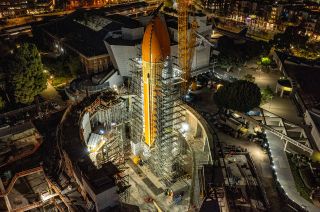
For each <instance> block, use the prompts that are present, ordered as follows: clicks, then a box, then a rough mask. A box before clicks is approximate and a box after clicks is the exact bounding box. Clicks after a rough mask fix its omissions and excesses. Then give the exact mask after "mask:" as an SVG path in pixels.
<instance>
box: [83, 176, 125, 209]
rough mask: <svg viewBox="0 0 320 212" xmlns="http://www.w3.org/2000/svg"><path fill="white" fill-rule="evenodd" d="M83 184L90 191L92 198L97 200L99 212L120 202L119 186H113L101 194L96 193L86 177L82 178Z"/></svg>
mask: <svg viewBox="0 0 320 212" xmlns="http://www.w3.org/2000/svg"><path fill="white" fill-rule="evenodd" d="M82 185H83V188H84V189H85V190H86V191H87V192H88V194H89V196H90V197H91V199H92V200H93V201H94V202H95V205H96V211H97V212H99V211H102V210H103V209H106V208H108V207H113V206H115V205H117V204H118V202H119V195H118V193H117V186H113V187H111V188H109V189H107V190H105V191H103V192H101V193H99V194H95V193H94V192H93V191H92V190H91V188H90V186H89V185H88V183H87V182H86V180H85V179H84V178H82Z"/></svg>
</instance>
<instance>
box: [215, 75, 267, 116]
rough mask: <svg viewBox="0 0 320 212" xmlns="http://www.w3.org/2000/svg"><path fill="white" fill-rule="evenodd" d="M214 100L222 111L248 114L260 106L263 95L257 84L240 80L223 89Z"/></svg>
mask: <svg viewBox="0 0 320 212" xmlns="http://www.w3.org/2000/svg"><path fill="white" fill-rule="evenodd" d="M214 98H215V102H216V104H217V106H218V107H219V108H220V109H222V108H225V109H232V110H236V111H239V112H248V111H250V110H251V109H253V108H255V107H258V106H259V105H260V102H261V93H260V88H259V87H258V86H257V85H256V84H254V83H252V82H249V81H246V80H238V81H235V82H232V83H228V84H226V85H224V86H223V87H221V88H220V89H219V90H218V91H217V93H216V94H215V96H214Z"/></svg>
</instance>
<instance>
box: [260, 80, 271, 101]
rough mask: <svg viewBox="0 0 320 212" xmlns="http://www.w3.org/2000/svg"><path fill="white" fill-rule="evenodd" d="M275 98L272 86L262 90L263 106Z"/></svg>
mask: <svg viewBox="0 0 320 212" xmlns="http://www.w3.org/2000/svg"><path fill="white" fill-rule="evenodd" d="M273 97H274V93H273V91H272V89H271V88H270V86H269V85H268V86H267V87H266V88H264V89H262V90H261V102H262V104H264V103H267V102H268V101H270V100H271V99H272V98H273Z"/></svg>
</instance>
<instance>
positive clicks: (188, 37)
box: [178, 0, 197, 93]
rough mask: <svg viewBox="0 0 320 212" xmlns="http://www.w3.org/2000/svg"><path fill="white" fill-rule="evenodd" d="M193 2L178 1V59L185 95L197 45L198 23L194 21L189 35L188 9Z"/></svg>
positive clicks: (186, 0) (188, 0)
mask: <svg viewBox="0 0 320 212" xmlns="http://www.w3.org/2000/svg"><path fill="white" fill-rule="evenodd" d="M191 2H192V1H191V0H179V1H178V58H179V65H180V68H181V70H182V72H183V79H184V84H183V91H184V92H185V93H186V92H187V91H188V88H189V85H190V72H191V66H192V59H193V54H194V48H195V43H196V34H195V30H196V28H197V22H196V21H195V20H193V21H192V23H191V29H190V34H188V23H189V21H188V9H189V5H190V4H191Z"/></svg>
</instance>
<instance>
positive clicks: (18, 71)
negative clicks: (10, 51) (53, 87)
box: [8, 43, 47, 104]
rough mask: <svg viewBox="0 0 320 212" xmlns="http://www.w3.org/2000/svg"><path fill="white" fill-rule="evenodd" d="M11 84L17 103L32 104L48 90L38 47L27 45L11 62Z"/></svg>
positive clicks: (24, 45)
mask: <svg viewBox="0 0 320 212" xmlns="http://www.w3.org/2000/svg"><path fill="white" fill-rule="evenodd" d="M9 67H10V73H9V76H8V77H9V84H10V85H11V89H12V91H13V96H14V99H15V101H16V102H17V103H23V104H30V103H31V102H33V100H34V97H35V96H36V95H38V94H40V93H41V92H42V91H43V90H44V89H45V88H46V83H47V81H46V77H45V75H44V73H43V65H42V62H41V57H40V54H39V52H38V49H37V47H36V46H35V45H34V44H29V43H25V44H22V45H21V47H20V48H17V49H16V52H15V54H14V55H13V58H12V60H11V61H10V66H9Z"/></svg>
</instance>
